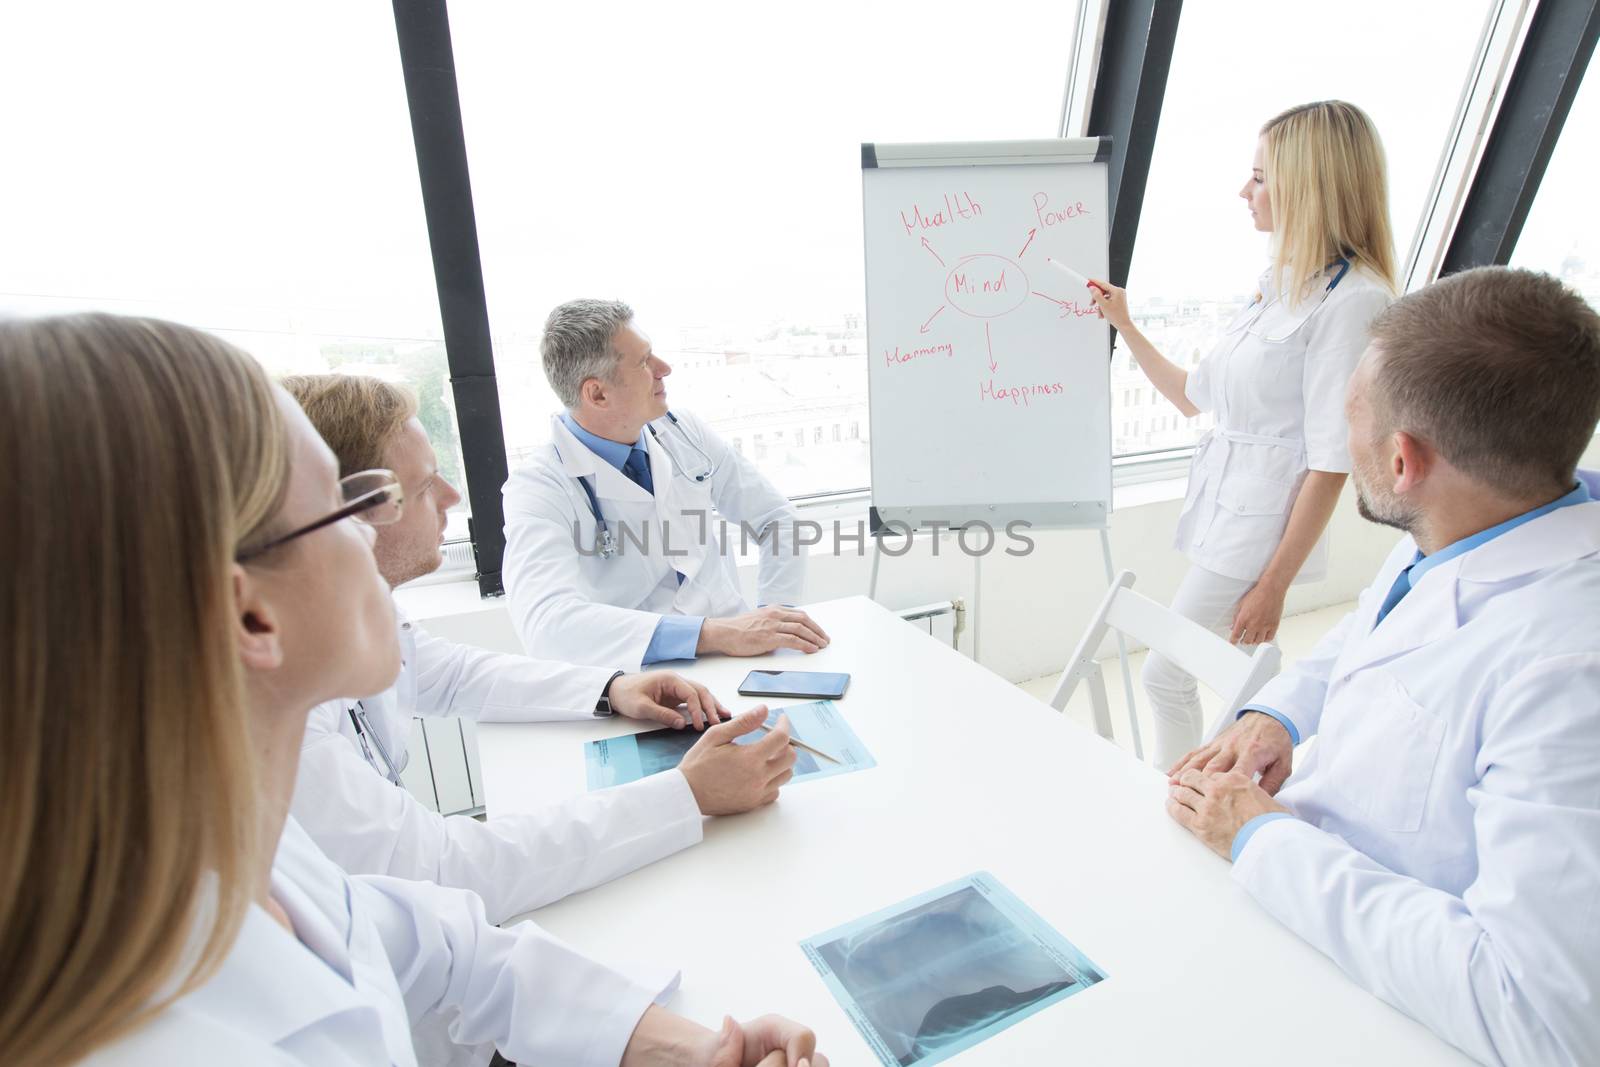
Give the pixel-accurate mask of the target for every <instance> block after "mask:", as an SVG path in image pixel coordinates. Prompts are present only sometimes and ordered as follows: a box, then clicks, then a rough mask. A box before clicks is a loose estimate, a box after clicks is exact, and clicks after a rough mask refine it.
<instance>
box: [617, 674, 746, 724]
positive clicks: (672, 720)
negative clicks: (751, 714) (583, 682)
mask: <svg viewBox="0 0 1600 1067" xmlns="http://www.w3.org/2000/svg"><path fill="white" fill-rule="evenodd" d="M606 695H607V696H609V697H610V698H611V710H612V711H614V712H616V713H617V714H618V715H626V716H627V717H628V718H630V719H644V720H648V721H650V722H658V723H660V724H661V725H663V726H670V727H672V728H673V729H675V730H677V729H682V728H683V727H684V726H686V725H687V726H693V727H694V728H695V729H696V730H704V729H705V728H706V727H707V726H715V725H717V723H719V722H721V721H723V720H724V719H731V718H733V712H731V711H729V710H728V709H727V708H725V707H723V706H722V704H721V703H720V702H718V700H717V698H716V697H714V696H712V695H711V690H709V689H707V688H706V687H705V686H703V685H696V684H695V683H694V682H691V681H689V679H687V678H685V677H683V676H682V675H679V674H674V673H673V672H671V671H646V672H644V673H643V674H624V675H623V676H622V677H620V678H618V679H616V680H615V681H613V682H612V683H611V688H610V689H608V690H606Z"/></svg>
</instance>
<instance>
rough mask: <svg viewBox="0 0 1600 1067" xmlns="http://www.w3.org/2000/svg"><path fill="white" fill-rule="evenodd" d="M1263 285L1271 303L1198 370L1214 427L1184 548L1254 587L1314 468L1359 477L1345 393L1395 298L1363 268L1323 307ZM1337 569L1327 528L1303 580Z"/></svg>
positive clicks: (1200, 453)
mask: <svg viewBox="0 0 1600 1067" xmlns="http://www.w3.org/2000/svg"><path fill="white" fill-rule="evenodd" d="M1261 285H1262V291H1263V292H1264V293H1265V294H1266V295H1265V296H1263V297H1262V298H1260V299H1259V300H1258V301H1257V302H1256V303H1253V304H1251V305H1250V306H1249V307H1248V308H1246V309H1245V310H1244V311H1242V312H1240V313H1239V315H1238V316H1237V317H1236V318H1235V319H1234V320H1233V322H1232V323H1230V324H1229V326H1228V331H1227V333H1226V334H1225V335H1224V336H1223V338H1222V340H1221V341H1219V342H1218V343H1217V346H1216V347H1215V348H1214V349H1212V351H1211V353H1210V354H1209V355H1207V356H1206V357H1205V358H1204V359H1202V360H1201V361H1200V363H1199V365H1198V366H1196V367H1195V369H1194V370H1193V371H1191V372H1190V373H1189V379H1188V382H1187V384H1186V386H1185V394H1186V395H1187V396H1188V398H1189V402H1190V403H1192V404H1193V405H1194V406H1195V407H1197V408H1199V409H1200V410H1201V411H1209V412H1212V413H1213V415H1214V417H1215V425H1214V428H1213V429H1212V430H1211V431H1210V432H1209V433H1207V434H1206V435H1205V436H1204V437H1203V438H1201V440H1200V444H1199V447H1198V448H1196V449H1195V454H1194V459H1193V460H1192V461H1191V463H1190V466H1189V488H1188V493H1187V497H1186V499H1185V500H1184V504H1183V513H1182V514H1181V515H1180V516H1179V519H1178V530H1177V536H1176V538H1175V540H1174V547H1176V548H1177V549H1178V551H1180V552H1182V553H1184V554H1185V555H1187V556H1188V557H1189V559H1190V561H1191V562H1193V563H1195V564H1196V565H1197V566H1200V567H1204V568H1205V569H1206V570H1209V571H1213V572H1215V573H1217V574H1221V575H1224V576H1226V577H1228V578H1233V579H1237V580H1239V581H1246V582H1254V581H1255V580H1256V579H1258V578H1260V577H1261V572H1262V571H1263V570H1265V569H1266V566H1267V563H1268V562H1270V561H1271V559H1272V555H1273V553H1274V552H1275V551H1277V548H1278V543H1279V542H1280V541H1281V540H1282V539H1283V532H1284V529H1285V528H1286V526H1287V525H1288V522H1289V512H1290V511H1291V510H1292V509H1293V507H1294V501H1295V498H1296V497H1297V496H1298V495H1299V493H1300V485H1301V483H1302V482H1304V481H1305V476H1306V471H1307V470H1318V471H1331V472H1334V473H1345V474H1347V473H1349V471H1350V453H1349V450H1348V447H1347V444H1346V436H1347V428H1346V424H1345V415H1344V397H1345V386H1346V385H1347V383H1348V382H1349V380H1350V375H1351V373H1352V372H1353V371H1354V370H1355V366H1356V363H1357V362H1358V361H1359V360H1360V358H1361V353H1362V352H1363V351H1364V350H1365V349H1366V346H1367V328H1368V326H1370V325H1371V323H1372V320H1373V318H1374V317H1376V316H1377V314H1378V312H1380V311H1382V310H1383V309H1384V307H1386V306H1387V305H1388V303H1389V300H1390V296H1389V291H1388V290H1387V289H1386V288H1385V287H1384V285H1383V283H1382V282H1380V281H1378V280H1377V279H1376V278H1374V277H1372V276H1371V275H1368V274H1367V273H1366V272H1364V271H1362V270H1359V269H1357V268H1355V267H1352V268H1351V269H1350V271H1349V272H1348V273H1347V274H1346V275H1345V276H1344V279H1343V280H1342V281H1340V282H1339V284H1338V285H1337V286H1335V287H1334V290H1333V292H1331V293H1328V294H1327V298H1326V299H1325V300H1322V301H1320V302H1319V301H1318V299H1317V297H1316V296H1315V295H1313V296H1312V297H1311V298H1310V299H1309V300H1308V301H1306V302H1305V303H1303V304H1302V305H1301V306H1300V307H1299V308H1298V309H1295V308H1290V307H1289V306H1288V304H1287V303H1286V302H1285V301H1283V300H1282V299H1280V298H1278V297H1277V295H1276V293H1275V292H1274V291H1273V290H1272V288H1271V273H1270V271H1269V272H1268V273H1267V274H1264V275H1262V278H1261ZM1327 570H1328V538H1327V534H1326V532H1324V534H1323V536H1322V537H1321V538H1319V539H1318V541H1317V544H1316V546H1315V547H1314V548H1313V549H1312V551H1311V554H1310V555H1309V556H1307V557H1306V562H1305V564H1304V566H1302V567H1301V569H1300V574H1299V576H1298V577H1297V578H1296V579H1295V580H1296V581H1297V582H1307V581H1316V580H1319V579H1321V578H1323V577H1326V575H1327Z"/></svg>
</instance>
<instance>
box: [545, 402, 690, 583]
mask: <svg viewBox="0 0 1600 1067" xmlns="http://www.w3.org/2000/svg"><path fill="white" fill-rule="evenodd" d="M666 417H667V421H668V422H670V423H671V424H672V425H671V427H669V428H670V429H674V430H677V431H678V436H679V437H681V438H682V439H683V440H684V441H686V442H688V445H689V447H690V448H692V449H694V450H695V452H697V453H698V454H699V456H700V461H701V463H703V464H704V465H705V466H704V469H703V470H701V471H700V472H699V473H697V474H691V473H689V468H688V465H687V464H684V463H682V462H680V461H679V458H678V455H677V452H676V450H675V449H674V448H673V447H672V446H671V445H669V444H667V441H666V439H665V438H664V437H662V436H661V433H660V431H658V430H657V429H656V426H655V423H653V422H652V423H646V424H645V425H646V427H647V428H648V429H649V430H650V436H651V437H652V438H654V439H655V442H656V444H658V445H660V446H661V448H662V449H663V450H664V451H665V452H666V453H667V458H668V459H669V460H671V461H672V469H673V471H674V473H676V474H679V475H681V476H682V477H685V478H688V479H689V480H690V481H692V482H694V483H696V484H697V485H698V484H703V483H705V482H707V481H709V480H710V479H711V478H712V477H713V476H714V475H715V474H716V473H717V465H716V463H715V462H713V461H712V459H711V457H710V455H708V454H707V453H706V450H705V449H704V448H702V447H700V445H699V443H698V442H696V441H695V439H694V438H693V437H690V436H689V431H688V430H685V429H684V428H683V423H681V422H679V421H678V416H676V415H674V414H673V413H672V412H670V411H669V412H667V416H666ZM551 447H552V448H555V445H554V443H553V442H552V444H551ZM556 458H557V459H561V450H560V449H559V448H557V449H556ZM562 462H563V463H564V462H566V461H565V460H562ZM578 484H579V485H580V486H582V487H583V495H584V496H585V497H587V498H588V500H589V513H590V514H591V515H593V516H594V531H595V532H594V551H595V555H597V556H599V557H600V558H601V559H611V558H613V557H614V556H615V555H616V554H617V538H616V535H615V534H613V533H612V532H611V524H610V523H609V522H607V521H606V519H605V516H604V515H602V514H601V512H600V498H599V496H597V495H596V494H595V491H594V486H593V485H591V484H590V483H589V481H588V480H587V479H585V478H583V477H582V476H580V477H579V478H578Z"/></svg>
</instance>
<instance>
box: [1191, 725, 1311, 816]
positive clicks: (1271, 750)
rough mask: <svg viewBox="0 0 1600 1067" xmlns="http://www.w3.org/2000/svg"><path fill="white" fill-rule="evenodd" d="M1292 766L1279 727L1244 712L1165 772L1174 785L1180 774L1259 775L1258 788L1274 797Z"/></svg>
mask: <svg viewBox="0 0 1600 1067" xmlns="http://www.w3.org/2000/svg"><path fill="white" fill-rule="evenodd" d="M1293 766H1294V742H1292V741H1291V740H1290V739H1289V731H1288V730H1286V729H1284V727H1283V723H1281V722H1279V721H1278V720H1277V719H1274V718H1273V717H1272V716H1271V715H1263V714H1261V712H1259V711H1247V712H1245V713H1244V714H1243V715H1241V716H1239V718H1238V719H1237V720H1236V721H1235V722H1234V724H1233V725H1232V726H1230V727H1228V728H1227V729H1226V730H1224V731H1222V733H1220V734H1218V735H1217V737H1216V740H1214V741H1212V742H1211V743H1210V744H1209V745H1201V746H1200V747H1199V748H1197V749H1195V750H1194V751H1193V752H1191V753H1189V754H1188V755H1187V756H1184V757H1183V758H1182V759H1180V760H1179V761H1178V762H1177V763H1174V764H1173V765H1172V767H1171V768H1170V769H1169V770H1168V771H1167V777H1168V778H1170V779H1171V780H1172V782H1174V783H1176V782H1177V781H1178V780H1179V778H1180V777H1181V776H1182V775H1183V772H1184V771H1205V772H1207V773H1211V774H1215V773H1219V772H1221V771H1238V772H1239V773H1241V774H1243V775H1244V776H1245V777H1246V778H1250V777H1253V776H1255V775H1257V774H1259V775H1261V788H1262V789H1264V790H1265V791H1266V793H1267V795H1268V796H1273V795H1275V794H1276V793H1277V792H1278V790H1279V789H1280V788H1281V787H1282V786H1283V783H1284V782H1285V781H1286V780H1287V779H1288V777H1289V772H1290V771H1291V770H1292V769H1293Z"/></svg>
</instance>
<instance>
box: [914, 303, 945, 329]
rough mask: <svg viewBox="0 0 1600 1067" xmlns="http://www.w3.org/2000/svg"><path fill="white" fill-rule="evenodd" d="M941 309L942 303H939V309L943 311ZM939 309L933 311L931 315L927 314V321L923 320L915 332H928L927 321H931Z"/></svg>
mask: <svg viewBox="0 0 1600 1067" xmlns="http://www.w3.org/2000/svg"><path fill="white" fill-rule="evenodd" d="M943 310H944V305H943V304H940V305H939V311H943ZM939 311H935V312H934V313H933V314H932V315H929V316H928V322H925V323H923V324H922V325H921V326H919V327H917V332H918V333H927V332H928V323H931V322H932V321H933V320H934V319H936V318H938V317H939Z"/></svg>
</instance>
